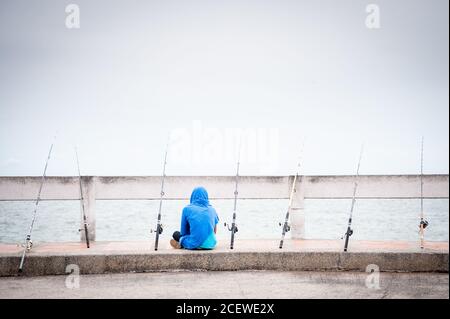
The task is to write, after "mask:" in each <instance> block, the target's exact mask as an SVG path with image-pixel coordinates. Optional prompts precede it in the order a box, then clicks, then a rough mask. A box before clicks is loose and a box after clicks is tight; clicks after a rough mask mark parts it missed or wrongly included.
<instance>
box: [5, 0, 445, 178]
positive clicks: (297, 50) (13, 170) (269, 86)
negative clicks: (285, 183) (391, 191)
mask: <svg viewBox="0 0 450 319" xmlns="http://www.w3.org/2000/svg"><path fill="white" fill-rule="evenodd" d="M69 3H75V4H78V5H79V7H80V13H81V15H80V22H81V24H80V26H81V27H80V28H79V29H67V28H66V26H65V18H66V15H67V14H66V13H65V7H66V5H67V4H69ZM369 3H376V4H378V6H379V8H380V22H381V28H380V29H368V28H367V27H366V25H365V20H366V16H367V15H368V14H367V13H366V11H365V9H366V5H367V4H369ZM448 12H449V8H448V1H447V0H433V1H425V0H421V1H417V0H415V1H411V0H404V1H403V0H401V1H400V0H390V1H378V0H373V1H355V0H352V1H350V0H345V1H334V0H322V1H317V0H315V1H312V0H308V1H284V0H283V1H275V0H273V1H261V0H259V1H257V0H253V1H248V0H244V1H243V0H240V1H237V0H231V1H230V0H227V1H207V0H203V1H196V0H190V1H173V0H169V1H99V0H94V1H93V0H90V1H80V0H78V1H76V0H73V1H22V0H21V1H17V0H2V1H1V2H0V175H40V174H41V173H42V169H43V167H44V164H45V159H46V155H47V152H48V148H49V146H50V143H51V141H52V136H53V135H54V134H55V131H57V130H58V132H59V133H58V138H57V140H56V144H55V148H54V153H53V157H52V159H51V162H50V164H49V171H48V173H49V174H50V175H74V174H76V166H75V158H74V153H73V145H74V144H77V145H78V152H79V155H80V163H81V169H82V173H83V174H85V175H87V174H89V175H158V174H161V168H162V167H161V165H162V160H163V156H164V149H165V144H166V140H167V135H168V133H169V132H172V133H173V135H172V137H173V141H172V143H171V145H172V146H171V149H170V151H169V162H168V166H167V174H168V175H178V174H180V175H233V174H234V173H235V156H234V155H235V154H234V152H233V149H232V148H231V146H233V145H234V147H235V148H236V145H235V144H237V139H236V143H235V144H233V143H231V144H230V141H233V140H232V139H231V138H232V136H233V134H232V133H230V132H232V131H233V130H231V129H233V128H238V129H239V128H240V129H244V130H247V132H250V133H252V132H253V133H257V134H259V137H258V138H257V139H255V140H252V139H250V140H248V141H249V143H245V141H244V143H243V159H242V165H241V174H243V175H254V174H268V175H282V174H294V173H295V169H296V161H297V158H298V149H299V145H300V144H301V142H302V140H303V139H304V138H305V137H306V140H305V153H304V171H303V172H304V173H306V174H353V173H354V171H355V169H356V161H357V159H358V153H359V147H360V144H361V143H362V142H363V141H364V143H365V153H364V157H363V162H362V165H361V173H362V174H402V173H411V174H414V173H417V172H418V171H419V169H420V166H419V164H420V138H421V136H422V135H424V136H425V172H426V173H448V167H449V137H448V133H449V106H448V105H449V91H448V86H449V81H448V78H449V73H448V72H449V71H448V69H449V63H448V61H449V51H448V47H449V40H448V39H449V33H448V27H449V17H448ZM258 132H259V133H258ZM250 136H251V134H250ZM227 141H228V142H227ZM252 141H253V142H252ZM230 145H231V146H230ZM249 154H250V155H249Z"/></svg>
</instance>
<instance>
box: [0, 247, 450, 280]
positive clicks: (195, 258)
mask: <svg viewBox="0 0 450 319" xmlns="http://www.w3.org/2000/svg"><path fill="white" fill-rule="evenodd" d="M266 242H267V241H266ZM300 242H301V243H303V242H305V241H300ZM121 244H122V245H123V244H124V243H121ZM145 244H146V249H145V250H142V249H141V250H139V249H135V251H129V250H128V251H127V250H118V249H117V250H115V249H111V248H109V249H107V247H108V246H107V245H104V246H101V245H100V247H101V249H100V248H97V249H95V247H94V249H92V250H91V249H90V250H87V249H86V248H84V249H83V246H82V245H80V244H79V243H77V244H76V246H74V247H77V248H78V249H73V248H72V249H71V250H70V249H69V250H68V251H61V250H56V249H53V250H51V249H50V248H46V249H45V247H44V248H43V247H41V248H40V250H39V249H38V248H37V249H36V251H35V250H34V248H33V251H32V252H30V253H29V254H28V255H27V257H26V262H25V267H24V273H23V274H24V275H26V276H43V275H63V274H66V267H67V266H68V265H70V264H75V265H78V267H79V268H80V273H81V274H104V273H126V272H152V271H170V270H211V271H230V270H277V271H304V270H311V271H366V267H367V266H368V265H370V264H375V265H377V266H378V267H379V269H380V271H387V272H448V264H449V259H448V243H446V245H445V243H444V245H443V247H447V249H445V248H444V249H430V250H425V251H420V250H419V251H401V250H400V251H388V250H385V251H382V250H380V249H378V250H377V251H362V250H361V249H355V251H350V252H346V253H344V252H342V251H340V250H338V249H334V248H333V247H331V248H329V249H328V250H326V249H322V250H316V251H313V250H311V249H309V250H304V251H301V250H300V249H296V248H295V247H296V245H298V242H296V243H288V245H287V247H286V249H283V250H279V249H276V248H265V249H262V248H261V249H258V248H253V249H246V247H245V246H247V245H248V243H247V245H244V247H242V248H240V249H239V250H233V251H230V250H227V249H226V247H220V248H218V249H217V250H213V251H187V250H170V249H167V248H162V249H161V250H159V251H156V252H155V251H152V250H151V249H150V245H149V243H145ZM74 245H75V244H74ZM304 245H305V246H307V245H306V244H304ZM310 245H311V244H310ZM355 246H357V245H356V243H355ZM0 248H1V247H0ZM69 248H70V246H69ZM134 248H136V247H134ZM19 262H20V253H18V252H5V251H1V250H0V276H16V275H17V268H18V265H19Z"/></svg>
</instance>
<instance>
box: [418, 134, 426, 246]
mask: <svg viewBox="0 0 450 319" xmlns="http://www.w3.org/2000/svg"><path fill="white" fill-rule="evenodd" d="M423 140H424V138H423V136H422V144H421V151H420V223H419V237H420V248H421V249H423V248H424V230H425V228H426V227H427V226H428V222H427V221H426V220H425V219H424V214H423Z"/></svg>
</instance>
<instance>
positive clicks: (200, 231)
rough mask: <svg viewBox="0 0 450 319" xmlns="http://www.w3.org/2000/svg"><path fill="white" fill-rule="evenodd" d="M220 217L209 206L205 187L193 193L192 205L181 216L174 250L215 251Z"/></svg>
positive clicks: (172, 244)
mask: <svg viewBox="0 0 450 319" xmlns="http://www.w3.org/2000/svg"><path fill="white" fill-rule="evenodd" d="M218 222H219V216H218V215H217V212H216V210H215V209H214V207H212V206H211V205H210V204H209V198H208V192H207V191H206V189H205V188H204V187H197V188H195V189H194V190H193V191H192V194H191V199H190V204H189V205H187V206H186V207H184V208H183V212H182V214H181V229H180V230H181V231H175V232H174V233H173V239H171V240H170V245H171V246H172V247H173V248H177V249H178V248H185V249H213V248H214V247H216V244H217V240H216V235H215V234H216V233H217V223H218Z"/></svg>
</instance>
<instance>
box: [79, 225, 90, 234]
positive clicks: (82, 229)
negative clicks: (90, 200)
mask: <svg viewBox="0 0 450 319" xmlns="http://www.w3.org/2000/svg"><path fill="white" fill-rule="evenodd" d="M83 227H84V224H83ZM86 227H88V228H89V224H87V223H86ZM81 231H84V228H78V232H81Z"/></svg>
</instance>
